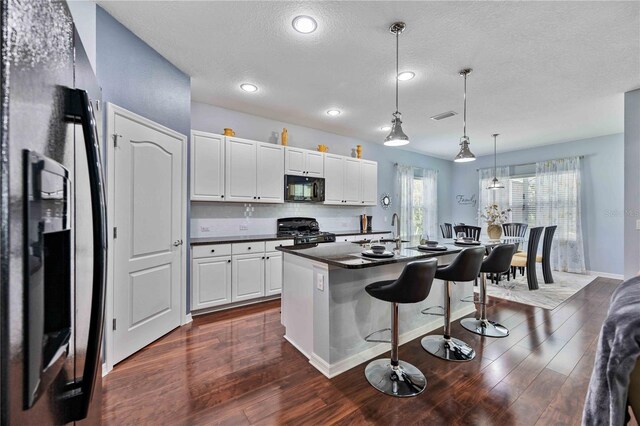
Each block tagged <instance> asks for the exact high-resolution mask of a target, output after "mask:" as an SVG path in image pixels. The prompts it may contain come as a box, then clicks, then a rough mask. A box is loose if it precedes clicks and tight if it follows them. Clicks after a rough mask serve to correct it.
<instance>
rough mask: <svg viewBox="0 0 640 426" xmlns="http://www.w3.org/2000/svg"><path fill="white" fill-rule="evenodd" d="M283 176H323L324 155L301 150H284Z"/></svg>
mask: <svg viewBox="0 0 640 426" xmlns="http://www.w3.org/2000/svg"><path fill="white" fill-rule="evenodd" d="M284 174H285V175H296V176H313V177H323V176H324V154H323V153H322V152H318V151H311V150H308V149H302V148H291V147H286V148H285V160H284Z"/></svg>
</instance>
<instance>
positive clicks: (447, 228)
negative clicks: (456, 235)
mask: <svg viewBox="0 0 640 426" xmlns="http://www.w3.org/2000/svg"><path fill="white" fill-rule="evenodd" d="M440 231H441V232H442V238H453V226H451V224H450V223H445V224H443V225H440Z"/></svg>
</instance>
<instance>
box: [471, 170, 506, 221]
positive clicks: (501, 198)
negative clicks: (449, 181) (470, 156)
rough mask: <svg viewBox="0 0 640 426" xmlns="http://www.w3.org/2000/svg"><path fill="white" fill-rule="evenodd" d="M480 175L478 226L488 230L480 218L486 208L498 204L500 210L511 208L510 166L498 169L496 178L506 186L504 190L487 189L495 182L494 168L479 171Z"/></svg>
mask: <svg viewBox="0 0 640 426" xmlns="http://www.w3.org/2000/svg"><path fill="white" fill-rule="evenodd" d="M478 175H479V182H480V187H479V191H478V194H479V196H478V226H481V227H483V228H486V226H487V224H486V223H485V222H484V219H482V218H481V217H480V215H481V214H482V213H484V208H485V207H486V206H488V205H490V204H497V205H498V207H500V209H506V208H507V207H509V166H503V167H497V168H496V177H497V178H498V180H499V181H500V183H501V184H503V185H504V188H503V189H487V188H488V187H489V185H490V184H491V181H492V180H493V167H491V168H489V169H480V170H478ZM483 231H484V229H483Z"/></svg>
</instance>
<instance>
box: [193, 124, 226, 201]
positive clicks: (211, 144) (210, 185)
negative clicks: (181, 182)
mask: <svg viewBox="0 0 640 426" xmlns="http://www.w3.org/2000/svg"><path fill="white" fill-rule="evenodd" d="M224 140H225V138H224V136H221V135H216V134H213V133H205V132H199V131H197V130H193V131H191V199H192V200H194V201H224V200H225V187H224V177H225V172H224V144H225V142H224Z"/></svg>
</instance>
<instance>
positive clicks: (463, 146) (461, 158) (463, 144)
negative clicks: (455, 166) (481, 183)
mask: <svg viewBox="0 0 640 426" xmlns="http://www.w3.org/2000/svg"><path fill="white" fill-rule="evenodd" d="M475 159H476V156H475V155H473V152H471V150H470V149H469V138H468V137H466V136H463V137H462V138H460V152H458V155H456V158H455V159H454V160H453V161H455V162H456V163H466V162H469V161H474V160H475Z"/></svg>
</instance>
